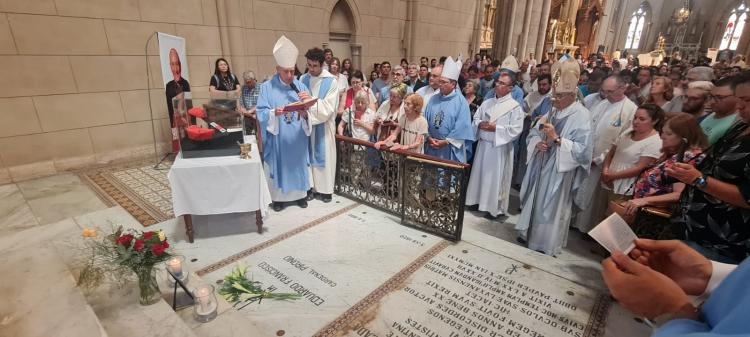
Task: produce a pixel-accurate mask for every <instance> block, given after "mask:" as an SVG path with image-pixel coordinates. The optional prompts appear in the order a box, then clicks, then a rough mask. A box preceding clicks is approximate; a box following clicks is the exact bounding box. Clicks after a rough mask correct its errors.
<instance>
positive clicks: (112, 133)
mask: <svg viewBox="0 0 750 337" xmlns="http://www.w3.org/2000/svg"><path fill="white" fill-rule="evenodd" d="M89 132H90V133H91V142H92V143H93V144H94V152H96V153H105V152H112V151H119V150H122V149H126V148H131V147H136V146H140V145H151V143H152V142H153V134H152V129H151V121H142V122H134V123H125V124H117V125H106V126H98V127H93V128H91V129H89Z"/></svg>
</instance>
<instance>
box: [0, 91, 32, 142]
mask: <svg viewBox="0 0 750 337" xmlns="http://www.w3.org/2000/svg"><path fill="white" fill-rule="evenodd" d="M0 124H2V125H8V126H12V127H6V128H0V137H10V136H19V135H28V134H34V133H39V132H42V128H41V125H40V124H39V119H38V118H37V116H36V108H34V102H33V101H32V100H31V98H30V97H17V98H0Z"/></svg>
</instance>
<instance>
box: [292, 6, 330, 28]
mask: <svg viewBox="0 0 750 337" xmlns="http://www.w3.org/2000/svg"><path fill="white" fill-rule="evenodd" d="M328 20H329V17H328V16H326V15H325V14H324V13H323V10H322V9H319V8H313V7H303V6H294V27H295V30H297V31H301V32H310V33H326V34H328Z"/></svg>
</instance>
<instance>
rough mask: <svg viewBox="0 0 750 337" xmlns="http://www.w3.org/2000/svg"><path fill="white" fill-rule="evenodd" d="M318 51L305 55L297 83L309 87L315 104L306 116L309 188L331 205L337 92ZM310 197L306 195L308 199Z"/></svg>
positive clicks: (312, 50) (334, 79)
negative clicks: (304, 67) (310, 181)
mask: <svg viewBox="0 0 750 337" xmlns="http://www.w3.org/2000/svg"><path fill="white" fill-rule="evenodd" d="M324 55H325V54H324V52H323V50H321V49H320V48H317V47H316V48H312V49H310V50H308V51H307V53H305V58H307V69H308V73H307V74H304V75H302V76H301V77H300V82H302V83H304V84H305V86H306V87H308V88H310V93H311V95H312V96H313V97H317V98H318V102H317V103H316V104H314V105H313V106H311V107H310V110H309V113H308V115H309V116H310V123H311V124H312V125H313V129H312V132H311V134H310V148H311V151H310V166H312V177H313V189H314V190H315V193H316V194H318V195H319V196H320V197H321V200H323V202H326V203H327V202H331V200H332V197H331V194H332V193H333V184H334V179H335V176H336V110H337V109H336V108H337V107H338V102H339V94H338V93H339V90H338V84H337V82H336V80H337V79H336V76H334V75H333V74H331V73H330V72H328V70H325V69H323V64H324V63H325V56H324ZM313 195H314V194H310V195H308V198H307V199H308V200H311V199H312V196H313Z"/></svg>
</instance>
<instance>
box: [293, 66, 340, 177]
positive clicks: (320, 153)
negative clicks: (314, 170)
mask: <svg viewBox="0 0 750 337" xmlns="http://www.w3.org/2000/svg"><path fill="white" fill-rule="evenodd" d="M300 81H302V83H304V84H305V86H306V87H308V88H310V89H311V90H312V87H310V74H309V73H308V74H304V75H302V76H301V77H300ZM332 83H333V77H324V78H323V80H322V82H321V83H320V87H319V88H320V90H318V92H316V93H310V96H315V97H318V99H319V100H321V99H325V96H326V93H328V90H329V89H331V84H332ZM300 91H301V89H300ZM313 128H314V129H315V139H313V140H312V144H311V146H310V163H311V164H312V166H315V167H324V166H325V165H326V137H325V136H326V125H325V123H320V124H318V125H313ZM313 148H314V149H315V151H313Z"/></svg>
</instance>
